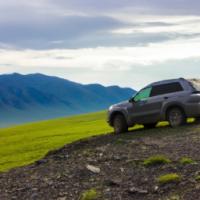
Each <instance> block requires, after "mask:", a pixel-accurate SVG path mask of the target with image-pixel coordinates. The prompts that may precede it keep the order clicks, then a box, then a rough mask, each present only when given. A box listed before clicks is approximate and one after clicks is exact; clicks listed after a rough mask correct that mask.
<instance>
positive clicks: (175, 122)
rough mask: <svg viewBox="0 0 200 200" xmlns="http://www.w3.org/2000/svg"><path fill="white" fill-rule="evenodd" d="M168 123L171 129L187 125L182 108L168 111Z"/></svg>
mask: <svg viewBox="0 0 200 200" xmlns="http://www.w3.org/2000/svg"><path fill="white" fill-rule="evenodd" d="M167 121H168V122H169V124H170V126H171V127H177V126H181V125H185V124H186V123H187V117H186V115H185V113H184V112H183V111H182V110H181V109H180V108H177V107H174V108H171V109H170V110H169V111H168V113H167Z"/></svg>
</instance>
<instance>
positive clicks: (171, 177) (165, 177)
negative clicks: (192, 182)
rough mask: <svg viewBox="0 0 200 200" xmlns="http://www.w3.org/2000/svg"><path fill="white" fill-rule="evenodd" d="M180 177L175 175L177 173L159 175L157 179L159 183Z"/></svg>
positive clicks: (176, 179)
mask: <svg viewBox="0 0 200 200" xmlns="http://www.w3.org/2000/svg"><path fill="white" fill-rule="evenodd" d="M181 179H182V177H181V176H179V175H177V174H167V175H165V176H160V177H159V178H158V179H157V181H158V182H159V183H160V184H167V183H172V182H175V181H180V180H181Z"/></svg>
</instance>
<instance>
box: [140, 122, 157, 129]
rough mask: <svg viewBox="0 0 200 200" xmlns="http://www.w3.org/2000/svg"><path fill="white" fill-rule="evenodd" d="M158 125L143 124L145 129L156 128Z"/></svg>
mask: <svg viewBox="0 0 200 200" xmlns="http://www.w3.org/2000/svg"><path fill="white" fill-rule="evenodd" d="M156 125H157V123H151V124H143V126H144V128H154V127H155V126H156Z"/></svg>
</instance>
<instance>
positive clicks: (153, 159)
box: [144, 156, 172, 167]
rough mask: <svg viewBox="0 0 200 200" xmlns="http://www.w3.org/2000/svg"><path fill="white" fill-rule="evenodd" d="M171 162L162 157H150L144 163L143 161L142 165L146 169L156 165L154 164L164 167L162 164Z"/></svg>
mask: <svg viewBox="0 0 200 200" xmlns="http://www.w3.org/2000/svg"><path fill="white" fill-rule="evenodd" d="M171 162H172V161H171V160H169V159H167V158H165V157H164V156H154V157H150V158H148V159H147V160H146V161H144V165H145V166H146V167H148V166H150V165H156V164H160V165H164V164H168V163H171Z"/></svg>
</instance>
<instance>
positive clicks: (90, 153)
mask: <svg viewBox="0 0 200 200" xmlns="http://www.w3.org/2000/svg"><path fill="white" fill-rule="evenodd" d="M83 154H86V155H88V156H89V157H92V149H86V151H84V152H83Z"/></svg>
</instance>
